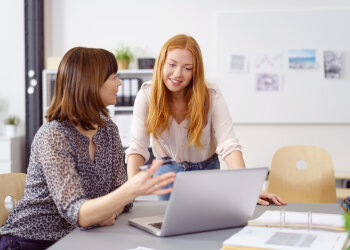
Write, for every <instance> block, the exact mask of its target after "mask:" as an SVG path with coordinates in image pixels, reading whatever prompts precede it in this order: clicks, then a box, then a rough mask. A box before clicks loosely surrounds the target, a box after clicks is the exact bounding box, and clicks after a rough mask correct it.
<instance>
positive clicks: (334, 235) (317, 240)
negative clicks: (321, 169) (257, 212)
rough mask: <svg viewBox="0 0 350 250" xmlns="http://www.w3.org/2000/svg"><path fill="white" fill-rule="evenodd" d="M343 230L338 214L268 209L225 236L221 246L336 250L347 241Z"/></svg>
mask: <svg viewBox="0 0 350 250" xmlns="http://www.w3.org/2000/svg"><path fill="white" fill-rule="evenodd" d="M327 230H328V231H327ZM344 231H345V228H344V219H343V215H340V214H322V213H311V212H308V213H305V212H290V211H283V210H281V211H270V210H268V211H265V212H264V213H263V214H262V215H261V216H259V217H258V218H257V219H254V220H250V221H249V222H248V226H246V227H244V228H243V229H242V230H241V231H239V232H238V233H236V234H234V235H232V236H231V237H230V238H229V239H227V240H225V241H224V243H223V249H224V250H231V249H236V250H243V249H279V250H292V249H317V250H320V249H325V250H326V249H327V250H338V249H339V250H340V249H343V248H344V246H345V245H346V244H347V241H348V234H347V233H346V232H344Z"/></svg>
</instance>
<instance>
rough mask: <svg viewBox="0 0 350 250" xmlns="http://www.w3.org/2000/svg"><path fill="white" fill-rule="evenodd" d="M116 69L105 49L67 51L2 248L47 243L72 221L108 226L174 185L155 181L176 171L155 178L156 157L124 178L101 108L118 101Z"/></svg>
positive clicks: (114, 134) (114, 131)
mask: <svg viewBox="0 0 350 250" xmlns="http://www.w3.org/2000/svg"><path fill="white" fill-rule="evenodd" d="M117 70H118V66H117V62H116V60H115V57H114V55H113V54H112V53H110V52H108V51H106V50H104V49H90V48H80V47H78V48H73V49H71V50H69V51H68V52H67V53H66V54H65V55H64V57H63V59H62V61H61V63H60V65H59V69H58V72H57V79H56V87H55V93H54V96H53V100H52V103H51V105H50V108H49V110H48V112H47V115H46V119H47V123H45V124H44V125H42V126H41V128H40V129H39V131H38V132H37V133H36V135H35V138H34V140H33V143H32V147H31V155H30V161H29V166H28V174H27V180H26V186H25V191H24V197H23V199H21V200H20V201H19V203H18V204H17V206H16V207H15V209H14V210H13V211H12V212H11V213H10V215H9V216H8V218H7V221H6V222H5V224H4V225H3V226H2V227H1V228H0V234H1V235H2V238H1V241H0V249H8V248H9V249H46V248H47V247H49V246H50V245H52V244H53V243H54V242H55V241H57V240H59V239H60V238H62V237H63V236H65V235H67V234H68V233H69V232H71V231H72V230H73V229H74V228H76V227H80V228H88V227H91V226H108V225H113V224H114V222H115V219H116V217H117V215H118V214H120V213H122V212H123V211H124V212H126V211H128V210H129V209H130V208H131V207H132V201H133V200H134V199H135V197H136V196H138V195H145V194H166V193H169V192H170V191H171V189H169V188H168V189H159V188H160V187H164V186H165V185H168V184H169V183H171V182H173V181H174V178H175V173H168V174H164V175H161V176H157V177H155V178H152V175H153V174H154V173H155V171H156V170H157V169H158V168H159V166H160V165H161V161H155V162H154V163H153V165H152V167H151V168H150V169H149V170H147V171H143V172H140V173H139V174H137V175H134V176H133V178H130V179H129V180H128V181H127V175H126V168H125V165H124V164H125V163H124V152H123V148H122V146H121V141H120V138H119V133H118V128H117V126H116V125H115V124H114V123H113V122H112V120H111V119H110V118H109V116H108V111H107V109H106V106H107V105H114V104H115V103H116V94H117V92H118V87H119V86H120V85H121V83H120V80H119V79H118V77H117V75H116V73H117Z"/></svg>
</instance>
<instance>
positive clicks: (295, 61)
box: [288, 49, 316, 69]
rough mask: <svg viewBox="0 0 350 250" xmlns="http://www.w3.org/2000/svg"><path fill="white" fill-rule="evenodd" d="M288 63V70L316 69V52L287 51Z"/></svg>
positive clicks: (303, 50)
mask: <svg viewBox="0 0 350 250" xmlns="http://www.w3.org/2000/svg"><path fill="white" fill-rule="evenodd" d="M288 62H289V68H290V69H314V68H316V50H314V49H293V50H288Z"/></svg>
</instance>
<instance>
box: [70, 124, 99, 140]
mask: <svg viewBox="0 0 350 250" xmlns="http://www.w3.org/2000/svg"><path fill="white" fill-rule="evenodd" d="M93 126H94V128H95V129H92V130H85V129H83V128H82V127H81V126H80V125H74V127H75V128H76V129H77V130H78V131H79V133H81V134H82V135H85V136H86V137H88V138H89V139H90V140H92V137H93V136H94V135H95V134H96V132H97V129H98V126H97V125H93Z"/></svg>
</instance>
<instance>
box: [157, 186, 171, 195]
mask: <svg viewBox="0 0 350 250" xmlns="http://www.w3.org/2000/svg"><path fill="white" fill-rule="evenodd" d="M173 189H174V188H172V187H171V188H166V189H158V190H156V191H154V192H153V193H152V194H156V195H163V194H169V193H171V192H172V191H173Z"/></svg>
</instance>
